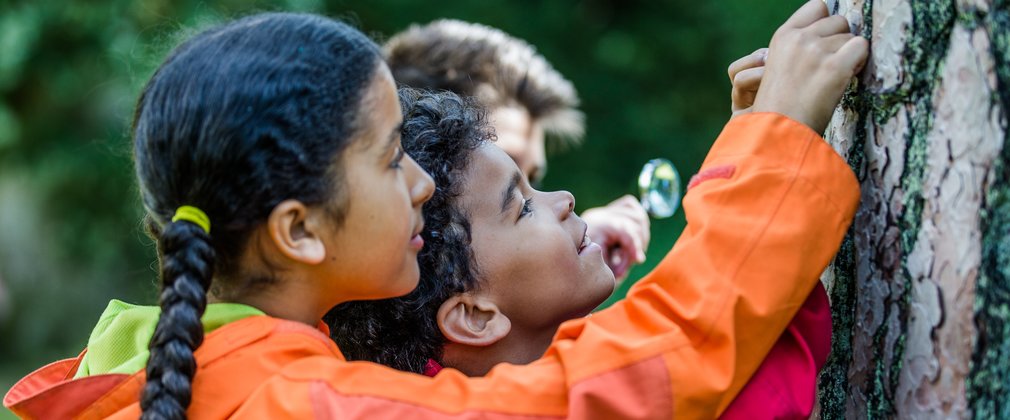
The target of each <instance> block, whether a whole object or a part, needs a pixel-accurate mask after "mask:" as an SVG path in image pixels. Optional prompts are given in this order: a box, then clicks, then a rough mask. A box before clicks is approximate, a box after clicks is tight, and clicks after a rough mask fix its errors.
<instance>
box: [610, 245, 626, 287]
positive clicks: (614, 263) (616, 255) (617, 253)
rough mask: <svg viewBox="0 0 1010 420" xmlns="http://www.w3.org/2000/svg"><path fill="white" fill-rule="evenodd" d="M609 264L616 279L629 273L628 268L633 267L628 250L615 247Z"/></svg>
mask: <svg viewBox="0 0 1010 420" xmlns="http://www.w3.org/2000/svg"><path fill="white" fill-rule="evenodd" d="M607 266H609V267H610V271H612V272H613V273H614V278H615V279H617V280H621V279H623V278H624V276H626V275H627V274H628V269H629V268H631V258H629V256H628V255H627V250H625V249H624V248H615V249H614V250H613V252H612V253H611V254H610V258H609V259H607Z"/></svg>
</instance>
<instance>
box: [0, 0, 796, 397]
mask: <svg viewBox="0 0 1010 420" xmlns="http://www.w3.org/2000/svg"><path fill="white" fill-rule="evenodd" d="M799 4H801V0H788V1H786V0H779V1H775V2H754V1H752V0H723V1H718V2H706V1H697V0H666V1H635V0H584V1H577V0H552V1H505V0H486V1H441V2H420V1H408V0H371V1H360V2H351V1H339V0H331V1H323V0H286V1H284V0H277V1H218V2H205V1H191V0H173V1H169V0H148V1H126V0H91V1H78V0H75V1H31V2H28V1H25V2H13V3H12V2H10V1H9V0H0V390H2V391H4V392H6V390H7V389H8V388H9V387H10V386H11V385H12V384H13V383H14V381H16V379H17V378H19V377H20V376H22V375H24V374H26V373H28V372H29V371H31V370H32V369H34V368H35V367H38V366H40V365H41V364H43V363H44V362H46V361H50V360H53V359H56V358H62V357H70V356H74V355H76V354H77V353H78V352H79V351H80V350H81V349H82V348H83V346H84V344H85V343H86V340H87V335H88V333H89V331H90V328H91V326H92V324H93V323H94V322H95V320H96V319H97V317H98V315H99V313H100V312H101V310H102V309H103V308H104V307H105V305H106V303H107V301H108V300H109V299H111V298H120V299H124V300H127V301H133V302H142V303H153V302H154V301H155V291H156V272H155V267H156V262H155V253H154V246H153V242H152V241H151V240H150V239H148V238H147V237H146V236H145V235H144V234H143V232H142V228H141V223H140V220H141V207H140V205H139V199H138V196H137V188H136V186H135V183H134V180H133V168H132V164H131V158H130V145H129V136H128V130H129V121H130V118H131V113H132V110H133V106H134V101H135V99H136V96H137V94H138V92H139V90H140V88H141V86H142V84H143V83H144V82H145V81H146V80H147V78H148V77H149V76H150V74H151V73H152V72H153V70H154V67H155V66H156V65H157V64H158V63H159V61H160V60H161V58H163V57H164V55H165V54H166V53H167V52H168V50H169V49H170V48H171V47H172V46H173V45H175V44H176V43H177V42H178V41H179V40H180V39H182V38H184V37H185V36H186V34H187V33H192V32H193V31H194V30H197V29H199V28H202V27H206V26H208V25H212V24H214V23H216V22H220V21H223V20H227V19H229V18H233V17H237V16H242V15H246V14H249V13H254V12H257V11H274V10H285V11H309V12H318V13H323V14H326V15H329V16H333V17H337V18H341V19H344V20H346V21H349V22H352V23H353V24H354V25H356V26H358V27H359V28H361V29H362V30H364V31H365V32H366V33H368V34H370V35H372V36H373V37H374V38H375V39H376V40H378V41H379V42H382V40H383V39H384V38H386V37H388V36H389V35H391V34H393V33H395V32H397V31H399V30H402V29H404V28H406V27H407V26H408V25H409V24H411V23H414V22H428V21H430V20H433V19H436V18H441V17H451V18H457V19H462V20H467V21H474V22H480V23H484V24H487V25H491V26H495V27H498V28H501V29H503V30H505V31H506V32H508V33H511V34H513V35H515V36H518V37H520V38H523V39H526V40H528V41H529V42H530V43H532V44H533V45H535V46H536V47H537V48H538V50H539V51H540V52H541V53H542V54H543V55H544V56H546V57H547V59H548V60H549V61H550V62H551V63H553V65H554V66H555V67H556V68H557V69H559V70H560V71H561V73H562V74H564V75H565V76H566V77H568V78H569V79H570V80H572V82H574V84H575V86H576V87H577V88H578V90H579V93H580V96H581V98H582V101H583V109H584V110H585V112H586V114H587V117H588V118H587V119H588V136H587V138H586V141H585V143H584V144H583V145H582V146H581V147H578V148H575V149H571V150H567V151H553V153H552V155H551V157H550V172H549V173H548V175H547V178H546V179H545V181H544V186H545V187H546V188H547V189H568V190H570V191H572V192H573V193H574V194H575V196H576V197H577V198H578V209H579V210H580V211H581V210H584V209H586V208H589V207H592V206H598V205H602V204H605V203H607V202H608V201H610V200H612V199H614V198H617V197H618V196H619V195H621V194H625V193H632V192H634V188H635V184H634V182H635V178H636V176H637V173H638V170H639V168H640V167H641V165H642V164H643V163H644V162H645V161H647V160H648V159H651V158H653V157H659V156H663V157H667V158H669V159H671V160H672V161H673V162H674V163H675V164H676V165H677V167H678V168H679V169H680V171H681V175H682V176H684V177H685V180H686V178H689V177H690V175H691V174H693V173H694V172H695V171H697V169H698V167H699V166H700V163H701V161H702V159H703V158H704V154H705V152H706V150H707V148H708V146H709V145H710V144H711V141H712V140H713V139H714V138H715V136H716V135H717V134H718V132H719V129H720V128H721V126H722V125H723V124H724V123H725V121H726V119H727V117H728V114H729V83H728V80H727V78H726V73H725V69H726V67H727V65H728V64H729V63H730V62H732V61H733V60H734V59H736V58H738V57H740V56H743V55H745V54H747V53H749V52H751V51H753V50H754V49H756V48H759V47H762V46H764V45H765V44H766V43H767V41H768V39H769V38H770V37H771V34H772V33H773V32H774V29H775V28H776V27H777V26H778V25H779V24H780V23H781V22H782V21H784V20H785V18H786V17H787V16H788V15H789V14H790V12H791V11H792V10H793V9H794V8H796V7H798V5H799ZM683 224H684V217H683V213H682V212H681V211H678V213H677V214H676V215H675V216H674V217H672V218H670V219H666V220H662V221H654V222H653V235H652V238H653V240H652V246H651V247H650V250H649V254H648V255H649V261H648V262H647V264H645V265H643V266H640V267H637V268H636V269H635V270H634V271H633V272H632V275H631V278H638V277H640V276H641V275H643V274H644V273H645V272H647V271H648V269H649V268H651V267H652V266H654V265H655V264H656V263H657V262H658V260H659V259H660V258H662V256H663V254H664V253H665V252H666V251H667V250H668V249H669V248H670V247H671V246H672V244H673V242H674V240H675V239H676V237H677V235H678V234H679V232H680V230H681V228H682V227H683ZM627 284H630V282H627V283H626V284H625V286H626V285H627ZM619 293H620V292H619ZM6 414H8V412H6V411H5V410H0V417H3V416H4V415H6Z"/></svg>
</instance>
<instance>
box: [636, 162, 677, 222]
mask: <svg viewBox="0 0 1010 420" xmlns="http://www.w3.org/2000/svg"><path fill="white" fill-rule="evenodd" d="M638 190H639V197H640V198H639V199H640V200H641V203H642V207H643V208H645V211H646V212H647V213H649V216H652V218H654V219H665V218H667V217H670V216H673V213H674V212H676V211H677V207H680V198H681V192H680V174H679V173H677V167H675V166H673V163H672V162H670V161H669V160H666V159H663V158H656V159H652V160H650V161H648V162H646V163H645V165H644V166H642V172H641V173H639V174H638Z"/></svg>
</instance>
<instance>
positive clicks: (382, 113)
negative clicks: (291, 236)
mask: <svg viewBox="0 0 1010 420" xmlns="http://www.w3.org/2000/svg"><path fill="white" fill-rule="evenodd" d="M376 73H377V75H376V77H375V79H374V80H373V82H372V84H371V86H370V87H369V88H368V91H367V92H366V93H365V96H364V97H363V98H362V102H361V105H360V107H362V109H363V111H361V112H362V115H363V116H362V128H361V129H360V132H359V134H358V135H357V136H355V138H354V139H353V140H352V143H351V144H350V145H348V147H347V149H346V150H345V151H344V152H343V155H342V156H341V157H340V161H339V163H338V165H340V170H341V171H342V172H343V180H342V182H341V183H340V184H342V187H341V188H343V189H344V191H343V194H342V195H343V202H344V204H343V205H344V218H343V222H342V223H341V224H340V226H331V227H330V228H329V231H330V233H329V235H328V237H327V238H325V242H326V252H327V255H326V260H325V261H324V263H323V264H322V266H321V267H319V269H320V270H322V271H323V272H322V273H319V274H320V275H321V276H324V277H325V278H326V280H327V281H326V283H327V284H328V285H330V287H332V290H329V291H327V292H326V293H329V296H338V297H339V298H341V299H342V300H341V301H346V300H353V299H382V298H390V297H396V296H401V295H404V294H407V293H409V292H410V291H411V290H413V289H414V287H416V286H417V281H418V276H419V269H418V264H417V253H418V251H420V250H421V247H422V246H423V244H424V241H423V239H421V236H420V232H421V230H422V228H423V226H424V218H423V216H422V215H421V207H422V205H423V204H424V202H426V201H427V200H428V199H429V198H431V194H432V192H433V191H434V182H433V181H432V179H431V177H430V176H428V174H427V173H426V172H424V170H423V169H421V167H420V166H418V165H417V163H416V162H414V160H413V159H411V158H410V156H407V155H406V154H405V153H403V149H402V147H401V144H400V123H401V122H402V117H401V113H400V103H399V100H398V99H397V96H396V87H395V85H394V83H393V78H392V76H390V74H389V70H388V69H387V68H386V66H385V65H380V68H379V70H378V71H377V72H376ZM337 303H339V302H337Z"/></svg>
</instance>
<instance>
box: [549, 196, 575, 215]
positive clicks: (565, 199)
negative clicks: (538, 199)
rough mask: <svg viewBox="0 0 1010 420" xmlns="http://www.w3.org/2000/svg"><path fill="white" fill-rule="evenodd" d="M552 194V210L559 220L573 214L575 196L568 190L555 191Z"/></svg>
mask: <svg viewBox="0 0 1010 420" xmlns="http://www.w3.org/2000/svg"><path fill="white" fill-rule="evenodd" d="M550 194H551V195H553V197H552V199H553V203H554V204H553V205H554V210H555V212H557V215H558V219H559V220H565V219H567V218H568V217H569V216H571V215H573V214H575V196H574V195H572V193H570V192H568V191H555V192H552V193H550Z"/></svg>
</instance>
